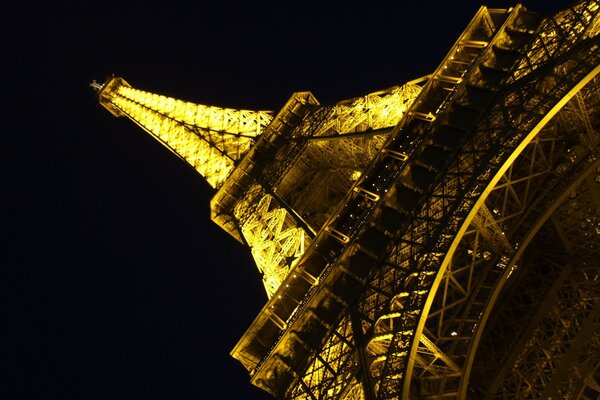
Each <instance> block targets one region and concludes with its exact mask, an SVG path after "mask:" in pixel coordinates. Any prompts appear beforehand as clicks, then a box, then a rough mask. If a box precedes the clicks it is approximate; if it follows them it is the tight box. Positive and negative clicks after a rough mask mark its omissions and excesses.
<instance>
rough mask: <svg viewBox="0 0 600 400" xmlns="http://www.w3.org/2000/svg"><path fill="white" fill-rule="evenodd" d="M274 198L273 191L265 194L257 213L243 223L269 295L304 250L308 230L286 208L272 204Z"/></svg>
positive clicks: (245, 236) (247, 239)
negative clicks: (297, 223) (296, 221)
mask: <svg viewBox="0 0 600 400" xmlns="http://www.w3.org/2000/svg"><path fill="white" fill-rule="evenodd" d="M271 200H272V197H271V196H270V195H266V196H264V197H263V198H262V199H261V200H260V202H259V205H258V208H257V210H256V213H254V214H252V215H251V216H250V218H249V219H248V220H246V221H245V222H244V224H243V225H242V233H243V234H244V238H245V239H246V242H247V243H248V245H249V246H250V250H251V252H252V257H254V261H255V262H256V266H257V267H258V270H259V272H260V273H261V275H262V277H263V284H264V286H265V290H266V292H267V296H268V297H269V298H270V297H271V296H273V294H274V293H275V291H276V290H277V288H278V287H279V285H281V282H282V281H283V280H284V279H285V276H286V275H287V273H288V271H289V269H290V268H291V267H292V266H293V265H294V264H295V261H296V260H297V259H298V258H299V257H300V256H301V255H302V254H303V253H304V245H305V235H304V230H303V229H301V228H298V227H296V225H295V223H294V221H293V220H292V218H291V217H290V216H289V214H288V213H287V211H286V210H284V209H283V208H278V207H271Z"/></svg>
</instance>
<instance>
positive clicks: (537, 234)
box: [92, 1, 600, 400]
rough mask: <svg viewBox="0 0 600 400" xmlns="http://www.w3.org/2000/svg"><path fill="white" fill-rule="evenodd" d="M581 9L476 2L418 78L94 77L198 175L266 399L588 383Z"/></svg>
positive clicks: (597, 250)
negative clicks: (243, 281) (157, 83)
mask: <svg viewBox="0 0 600 400" xmlns="http://www.w3.org/2000/svg"><path fill="white" fill-rule="evenodd" d="M599 11H600V3H599V2H598V1H582V2H579V3H576V4H574V5H573V6H571V7H570V8H567V9H565V10H563V11H560V12H558V13H556V14H555V15H552V16H550V17H547V18H543V17H542V16H540V15H538V14H535V13H533V12H530V11H528V10H527V9H526V8H525V7H523V6H521V5H517V6H516V7H514V8H510V9H489V8H486V7H482V8H480V10H479V11H478V12H477V14H476V15H475V16H474V17H473V19H472V20H471V22H470V23H469V25H468V26H467V27H466V29H465V30H464V32H463V33H462V34H461V35H460V36H459V38H458V39H457V40H456V42H455V44H454V45H453V46H452V48H451V49H450V51H449V52H448V54H447V56H446V57H445V58H444V59H443V60H442V61H441V63H440V64H439V66H438V67H437V68H436V69H435V71H433V72H432V73H431V74H429V75H426V76H424V77H422V78H419V79H416V80H414V81H412V82H408V83H406V84H404V85H401V86H395V87H391V88H389V89H386V90H382V91H380V92H376V93H370V94H367V95H365V96H363V97H358V98H353V99H348V100H343V101H340V102H338V103H335V104H326V105H321V104H319V102H318V101H317V100H316V99H315V97H314V96H313V95H312V94H311V93H309V92H299V93H295V94H293V95H292V97H291V98H290V99H289V100H288V101H287V103H286V104H285V105H284V106H283V107H282V108H281V110H279V111H278V112H276V113H272V112H265V111H248V110H234V109H224V108H217V107H210V106H204V105H198V104H193V103H189V102H185V101H181V100H175V99H172V98H168V97H164V96H160V95H156V94H151V93H148V92H144V91H140V90H137V89H134V88H132V87H131V86H130V85H129V84H128V83H127V82H125V81H124V80H123V79H122V78H119V77H111V78H109V79H108V80H107V81H106V82H105V83H104V84H97V83H93V84H92V86H93V87H94V88H95V90H96V92H97V95H98V99H99V101H100V104H102V105H103V106H104V107H106V108H107V109H108V110H109V111H110V112H111V113H113V114H114V115H116V116H127V117H129V118H130V119H132V120H133V121H135V122H136V123H137V124H138V125H140V126H141V127H142V128H143V129H144V130H146V131H147V132H148V133H149V134H151V135H152V136H153V137H155V138H156V139H158V141H159V142H161V143H162V144H164V145H165V146H166V147H167V148H169V149H170V150H171V151H173V152H174V153H175V154H176V155H177V156H179V157H181V158H182V159H183V160H184V161H186V162H187V163H189V164H191V165H192V166H193V167H194V168H195V169H196V170H197V171H198V172H199V173H200V174H201V175H202V176H203V177H204V178H205V179H206V180H207V181H208V183H209V184H210V185H211V186H213V187H214V188H215V190H216V192H215V195H214V197H213V199H212V201H211V216H212V219H213V221H215V222H216V223H217V224H218V225H219V226H221V227H222V228H223V229H224V230H226V231H227V232H228V233H229V234H231V235H232V236H233V237H235V238H236V239H237V240H239V241H240V242H241V243H242V244H243V245H245V246H247V247H248V248H249V250H250V251H251V253H252V256H253V257H254V260H255V262H256V265H257V267H258V271H259V273H260V275H261V277H262V280H263V283H264V286H265V289H266V292H267V295H268V301H267V304H266V305H265V306H264V307H263V309H262V310H261V311H260V313H259V314H258V316H257V317H256V319H255V320H254V322H253V323H252V325H251V326H250V327H249V328H248V330H247V331H246V333H245V334H244V336H243V337H242V338H241V339H240V341H239V342H238V344H237V345H236V346H235V348H234V349H233V351H232V355H233V357H235V358H236V359H237V360H239V361H240V362H241V363H242V364H243V365H244V367H246V368H247V370H248V371H249V373H250V377H251V382H252V383H253V384H254V385H256V386H258V387H260V388H262V389H264V390H266V391H268V392H269V393H271V394H273V395H274V396H275V397H276V398H282V399H366V400H372V399H397V398H403V399H439V398H443V399H458V398H460V399H464V398H472V399H486V398H487V399H496V398H511V399H512V398H543V399H549V398H552V399H564V398H580V399H597V398H599V397H600V158H599V156H600V77H599V76H598V73H599V72H600V15H599Z"/></svg>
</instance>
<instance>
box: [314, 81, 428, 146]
mask: <svg viewBox="0 0 600 400" xmlns="http://www.w3.org/2000/svg"><path fill="white" fill-rule="evenodd" d="M425 79H426V78H421V79H417V80H414V81H411V82H407V83H406V84H404V85H402V86H394V87H391V88H389V89H387V90H381V91H378V92H373V93H369V94H367V95H366V96H361V97H356V98H352V99H348V100H344V101H340V102H339V103H337V104H336V105H335V106H334V113H333V117H332V118H331V119H330V120H328V121H327V122H326V123H325V124H324V125H323V127H322V128H321V130H320V131H319V133H317V136H318V135H322V134H327V133H328V132H335V133H337V134H347V133H353V132H360V131H364V130H366V129H372V130H375V129H383V128H389V127H393V126H395V125H396V124H397V123H398V122H399V121H400V119H401V118H402V116H403V115H404V113H405V112H406V110H407V109H408V107H410V105H411V104H412V102H413V101H414V99H415V98H416V97H417V95H418V94H419V93H420V92H421V86H420V85H419V84H421V83H422V81H424V80H425Z"/></svg>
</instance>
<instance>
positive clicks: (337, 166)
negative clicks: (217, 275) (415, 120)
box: [236, 81, 421, 298]
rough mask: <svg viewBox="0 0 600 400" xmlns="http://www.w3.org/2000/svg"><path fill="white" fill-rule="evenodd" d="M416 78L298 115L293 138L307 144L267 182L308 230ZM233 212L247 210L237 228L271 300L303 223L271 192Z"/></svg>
mask: <svg viewBox="0 0 600 400" xmlns="http://www.w3.org/2000/svg"><path fill="white" fill-rule="evenodd" d="M419 83H420V81H415V82H409V83H407V84H405V85H402V86H396V87H392V88H390V89H388V90H384V91H379V92H376V93H371V94H368V95H366V96H362V97H357V98H354V99H349V100H345V101H342V102H340V103H338V104H335V105H334V106H331V107H328V106H326V107H323V108H319V109H317V110H316V111H315V112H314V113H312V114H310V115H309V116H308V117H307V118H306V119H305V120H304V121H303V124H302V126H300V127H299V128H298V130H299V131H300V132H301V135H302V136H300V137H298V138H297V139H296V140H298V141H301V142H304V145H303V146H302V151H301V154H297V155H296V158H295V159H293V163H292V165H290V166H285V165H284V166H282V167H281V168H282V169H286V173H285V174H284V176H283V177H282V179H281V181H277V182H273V183H272V184H273V185H274V186H276V188H277V189H276V191H275V192H276V194H277V196H278V197H280V198H282V199H284V200H285V201H286V202H287V203H288V204H289V206H290V207H291V208H292V209H293V210H294V211H295V212H296V213H297V214H298V215H299V216H300V217H301V218H303V219H304V221H305V222H306V224H307V225H308V226H309V227H310V230H311V232H316V231H318V230H319V229H320V228H321V227H322V225H323V224H324V223H325V221H326V220H327V219H328V218H329V217H330V213H331V211H332V209H334V208H336V207H337V206H338V205H339V202H340V200H341V199H342V197H343V195H344V194H345V193H347V191H348V190H349V189H350V187H351V185H352V184H353V182H354V181H356V180H357V179H358V177H359V176H360V171H362V170H363V169H364V167H365V165H366V164H367V163H368V162H369V161H370V160H371V159H372V158H373V156H374V155H375V154H376V153H377V151H379V150H380V148H381V146H382V144H383V143H384V141H385V139H386V137H387V135H388V134H389V132H390V131H391V128H392V127H393V126H395V125H396V124H397V123H398V121H399V120H400V119H401V118H402V116H403V115H404V113H405V112H406V109H407V108H408V107H409V106H410V104H411V103H412V101H413V100H414V98H415V97H416V96H417V94H418V93H419V91H420V89H421V87H420V86H419ZM324 113H325V114H326V115H327V117H326V118H324V117H323V115H324ZM304 126H309V127H311V129H312V132H310V134H309V136H306V132H303V130H302V129H303V127H304ZM266 204H268V205H269V206H265V205H266ZM249 210H251V212H250V211H249ZM236 213H238V214H239V215H247V216H248V217H246V218H248V219H247V220H246V219H245V218H242V223H241V226H242V232H243V233H244V238H245V240H246V242H247V244H248V245H249V247H250V248H251V251H252V254H253V256H254V260H255V262H256V264H257V266H258V269H259V271H260V273H261V275H262V276H263V284H264V286H265V290H266V292H267V296H268V297H269V298H270V297H271V296H272V295H273V294H274V293H275V291H276V290H277V288H278V287H279V286H280V285H281V282H282V281H283V279H284V278H285V276H286V275H287V274H288V272H289V270H290V268H291V267H293V265H294V264H295V261H296V260H298V258H299V257H300V256H301V255H302V253H303V252H304V249H305V247H306V246H307V245H308V243H309V233H310V232H306V231H305V230H304V229H302V228H300V227H299V225H298V224H297V221H295V219H294V218H295V217H293V216H292V215H290V213H289V212H288V211H287V210H286V209H285V208H283V207H280V206H278V204H277V202H276V201H272V196H271V195H270V194H268V193H265V194H263V195H259V196H257V197H255V200H253V201H249V202H248V203H247V204H246V203H244V204H240V206H239V207H237V208H236ZM273 227H277V229H275V230H274V229H273Z"/></svg>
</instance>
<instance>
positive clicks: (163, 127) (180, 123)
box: [90, 76, 273, 188]
mask: <svg viewBox="0 0 600 400" xmlns="http://www.w3.org/2000/svg"><path fill="white" fill-rule="evenodd" d="M90 86H91V87H92V88H93V89H94V90H95V91H96V93H97V96H98V100H99V102H100V104H101V105H103V106H104V107H105V108H106V109H107V110H108V111H110V112H111V113H112V114H113V115H115V116H117V117H120V116H127V117H129V118H130V119H131V120H133V121H134V122H135V123H136V124H138V125H139V126H140V127H142V128H143V129H144V130H146V131H147V132H148V133H150V135H152V136H153V137H154V138H155V139H157V140H158V141H159V142H161V143H162V144H163V145H165V146H166V147H167V148H168V149H169V150H171V151H172V152H173V153H175V154H176V155H177V156H178V157H180V158H181V159H183V160H184V161H186V162H187V163H188V164H190V165H191V166H192V167H193V168H194V169H195V170H196V171H198V172H199V173H200V174H201V175H202V176H203V177H204V178H205V179H206V181H207V182H208V183H209V184H210V185H211V186H212V187H214V188H218V187H220V186H221V185H222V183H223V182H224V181H225V179H226V178H227V176H228V175H229V173H230V172H231V170H232V169H233V168H234V166H235V165H236V164H237V162H238V161H239V160H240V159H241V158H242V157H243V155H244V154H245V153H246V151H247V150H248V149H249V148H250V147H251V146H252V144H253V143H254V141H255V139H256V137H258V136H259V135H260V134H261V133H262V131H263V129H264V127H265V126H266V125H268V124H269V122H270V121H271V120H272V118H273V117H272V113H271V112H269V111H249V110H238V109H231V108H220V107H213V106H206V105H202V104H194V103H190V102H186V101H182V100H177V99H174V98H171V97H166V96H162V95H158V94H154V93H149V92H145V91H142V90H138V89H135V88H133V87H131V85H129V84H128V83H127V82H126V81H125V80H124V79H123V78H120V77H115V76H112V77H110V78H109V79H108V80H107V81H106V82H105V83H104V84H99V83H97V82H96V81H93V82H92V83H91V84H90Z"/></svg>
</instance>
